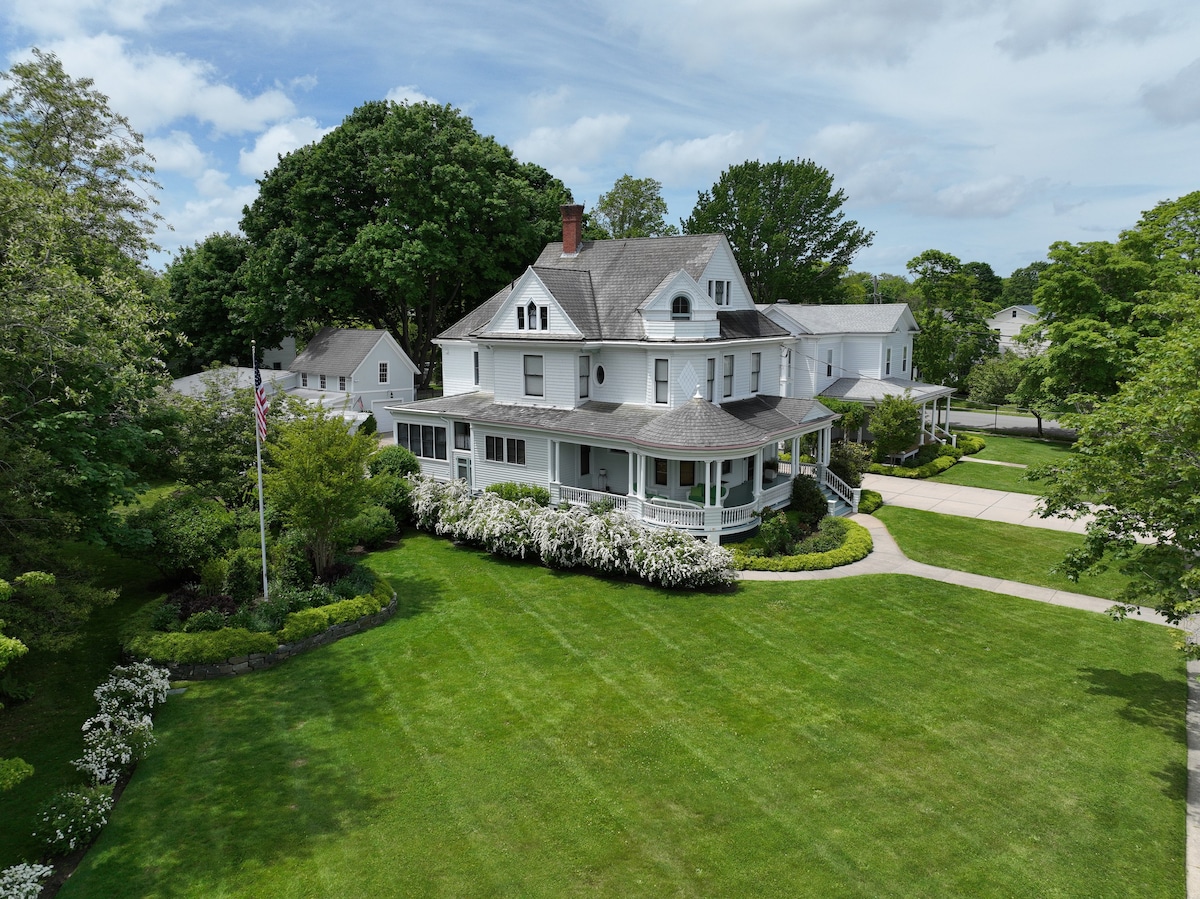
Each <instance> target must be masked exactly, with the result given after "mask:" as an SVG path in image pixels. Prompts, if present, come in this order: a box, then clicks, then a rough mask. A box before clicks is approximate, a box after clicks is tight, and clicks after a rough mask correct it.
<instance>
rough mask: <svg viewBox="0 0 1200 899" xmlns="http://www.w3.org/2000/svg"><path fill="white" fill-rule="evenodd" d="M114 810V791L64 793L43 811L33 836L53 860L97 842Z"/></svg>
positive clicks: (92, 790)
mask: <svg viewBox="0 0 1200 899" xmlns="http://www.w3.org/2000/svg"><path fill="white" fill-rule="evenodd" d="M112 806H113V799H112V787H108V786H102V787H84V788H82V789H80V790H63V791H62V792H60V793H56V794H55V795H54V796H53V797H51V799H50V801H48V802H47V803H46V804H45V805H43V806H42V807H41V809H39V811H38V814H37V827H36V829H35V831H34V834H33V835H34V837H36V838H37V839H39V840H41V841H42V842H43V843H44V844H45V846H46V851H47V852H48V853H49V854H50V855H51V856H55V855H67V854H68V853H70V852H74V851H75V850H76V849H80V848H82V847H84V846H86V845H88V843H90V842H91V841H92V840H93V839H94V838H95V836H96V834H98V833H99V832H100V831H101V830H102V829H103V828H104V825H105V824H107V823H108V813H109V812H111V811H112Z"/></svg>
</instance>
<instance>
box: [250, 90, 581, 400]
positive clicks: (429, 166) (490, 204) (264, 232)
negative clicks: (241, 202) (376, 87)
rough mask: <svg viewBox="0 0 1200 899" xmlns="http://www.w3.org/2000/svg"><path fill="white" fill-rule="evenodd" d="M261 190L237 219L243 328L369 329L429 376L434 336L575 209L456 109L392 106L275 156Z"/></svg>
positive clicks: (361, 112)
mask: <svg viewBox="0 0 1200 899" xmlns="http://www.w3.org/2000/svg"><path fill="white" fill-rule="evenodd" d="M259 188H260V189H259V196H258V198H257V199H256V200H255V201H254V202H253V203H252V204H251V205H250V206H249V207H247V208H246V210H245V213H244V215H243V218H242V230H243V231H244V232H245V234H246V237H247V239H248V240H249V243H250V253H249V258H248V259H247V260H246V263H245V265H244V267H243V271H244V272H245V283H246V288H247V291H246V300H245V309H244V314H245V317H246V320H247V321H249V322H251V323H253V324H255V325H257V326H259V327H260V329H262V328H270V327H272V326H274V325H279V326H280V327H281V328H282V330H283V331H284V332H292V333H296V334H298V335H300V336H305V335H307V334H309V333H312V332H313V331H314V330H315V329H316V328H317V327H318V326H320V325H345V326H361V325H362V324H364V323H366V324H370V325H373V326H375V327H377V328H381V329H386V330H388V331H390V332H391V333H392V334H393V335H394V336H395V337H396V338H397V339H398V340H399V341H400V343H401V345H402V346H403V347H404V350H405V352H407V353H408V354H409V356H410V357H411V358H412V359H413V361H414V362H416V363H417V365H418V366H419V367H420V368H421V369H422V371H425V372H428V371H429V370H430V369H431V367H432V366H431V365H428V364H429V363H432V362H433V344H432V343H431V340H432V338H433V337H435V336H436V335H437V334H438V332H440V331H441V330H443V329H444V328H445V327H446V326H447V325H449V324H450V323H452V322H453V321H454V320H456V319H457V318H458V317H460V316H461V315H463V314H464V313H465V312H467V311H468V310H470V309H473V308H474V307H475V306H477V305H478V304H479V303H481V302H483V301H484V300H485V299H487V298H488V297H489V296H491V295H492V294H493V293H494V292H495V291H496V290H497V289H499V287H500V286H501V285H503V284H504V283H505V282H507V281H509V280H511V279H512V278H513V277H515V276H516V275H517V274H519V273H520V272H521V271H522V270H523V269H524V267H525V266H527V265H528V264H529V263H530V261H531V260H532V259H534V258H535V257H536V256H537V254H538V253H539V252H540V251H541V249H542V247H543V246H544V245H545V244H546V243H548V242H549V241H551V240H554V239H555V238H556V237H557V236H558V235H559V234H560V233H561V232H560V228H561V214H560V211H559V209H560V207H561V206H562V205H563V204H564V203H567V202H570V199H571V196H570V193H569V191H568V190H567V189H566V188H565V187H564V186H563V185H562V183H561V182H560V181H558V180H557V179H556V178H553V177H551V176H550V175H549V174H548V173H547V172H546V171H545V170H544V169H542V168H540V167H538V166H536V165H532V164H529V163H522V162H518V161H517V160H516V159H515V158H514V157H513V155H512V153H511V151H509V150H508V148H506V147H504V146H502V145H500V144H499V143H497V142H496V141H495V140H494V139H493V138H491V137H482V136H480V135H479V134H478V133H477V132H476V131H475V128H474V126H473V125H472V123H471V120H470V119H469V118H467V117H466V116H464V115H463V114H462V113H461V112H459V111H458V110H456V109H453V108H452V107H450V106H438V105H436V104H432V103H414V104H396V103H392V102H387V101H378V102H371V103H366V104H364V105H363V106H360V107H358V108H357V109H355V110H354V111H353V112H352V113H351V114H350V115H349V116H348V117H347V118H346V119H345V121H344V122H342V124H341V125H339V126H338V127H337V128H335V129H334V130H333V131H332V132H330V133H329V134H327V135H326V136H325V137H323V138H322V139H321V140H320V141H319V142H318V143H315V144H310V145H309V146H306V147H302V148H300V149H299V150H295V151H294V152H292V153H289V154H288V155H287V156H284V157H282V158H281V159H280V160H279V164H278V165H277V166H276V167H275V168H274V169H273V170H272V171H271V172H269V173H267V175H266V176H265V177H264V178H263V179H262V180H261V181H260V182H259ZM259 334H260V339H261V340H262V341H263V343H264V344H268V343H270V342H271V341H270V340H269V339H268V337H266V336H263V335H264V331H263V330H260V331H259ZM272 336H275V335H272ZM279 336H282V335H279ZM425 377H426V378H428V374H426V376H425Z"/></svg>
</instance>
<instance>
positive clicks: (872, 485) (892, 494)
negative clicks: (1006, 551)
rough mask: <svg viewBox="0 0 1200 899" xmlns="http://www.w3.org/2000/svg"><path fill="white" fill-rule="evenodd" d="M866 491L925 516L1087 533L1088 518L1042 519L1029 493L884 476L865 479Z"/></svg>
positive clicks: (1036, 501) (886, 501)
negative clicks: (932, 514) (973, 519)
mask: <svg viewBox="0 0 1200 899" xmlns="http://www.w3.org/2000/svg"><path fill="white" fill-rule="evenodd" d="M863 487H866V488H867V489H868V490H875V491H877V492H878V493H880V494H881V495H882V496H883V501H884V503H886V504H888V505H891V506H904V507H905V508H908V509H923V510H925V511H926V512H941V513H942V514H943V515H961V516H962V517H964V518H982V519H986V520H987V521H1003V522H1007V523H1008V524H1021V525H1025V526H1026V527H1032V528H1046V529H1048V530H1052V531H1069V532H1070V533H1072V534H1082V533H1083V532H1084V531H1086V530H1087V525H1088V521H1089V520H1090V519H1088V518H1080V519H1078V520H1073V519H1070V518H1059V517H1057V516H1056V517H1051V518H1042V517H1041V516H1040V515H1039V514H1038V504H1039V502H1040V500H1041V497H1038V496H1033V495H1032V494H1029V493H1007V492H1005V491H1002V490H987V489H985V488H983V487H960V486H958V485H957V484H943V483H941V482H940V481H930V480H927V479H922V478H893V477H889V476H888V475H882V474H868V475H864V476H863Z"/></svg>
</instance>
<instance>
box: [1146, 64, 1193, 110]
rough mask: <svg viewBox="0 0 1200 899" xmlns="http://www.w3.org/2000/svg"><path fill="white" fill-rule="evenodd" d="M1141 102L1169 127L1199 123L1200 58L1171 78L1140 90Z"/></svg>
mask: <svg viewBox="0 0 1200 899" xmlns="http://www.w3.org/2000/svg"><path fill="white" fill-rule="evenodd" d="M1142 103H1144V104H1145V105H1146V107H1147V108H1148V109H1149V110H1150V112H1151V113H1153V114H1154V117H1155V118H1156V119H1158V120H1159V121H1160V122H1165V123H1166V124H1168V125H1182V124H1186V123H1188V122H1200V59H1197V60H1196V61H1195V62H1193V63H1192V64H1191V65H1190V66H1187V67H1186V68H1184V69H1181V70H1180V71H1179V72H1177V73H1176V74H1175V76H1174V77H1173V78H1169V79H1167V80H1166V81H1160V82H1159V83H1158V84H1152V85H1148V86H1146V87H1145V88H1143V89H1142Z"/></svg>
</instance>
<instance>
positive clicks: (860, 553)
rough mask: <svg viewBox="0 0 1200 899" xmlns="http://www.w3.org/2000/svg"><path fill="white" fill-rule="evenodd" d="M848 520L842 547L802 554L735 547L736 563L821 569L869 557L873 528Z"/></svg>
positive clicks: (759, 567) (749, 568) (749, 566)
mask: <svg viewBox="0 0 1200 899" xmlns="http://www.w3.org/2000/svg"><path fill="white" fill-rule="evenodd" d="M843 520H844V521H846V524H847V525H848V527H847V528H846V539H845V540H844V541H843V542H842V545H841V546H840V547H839V548H838V549H834V550H830V551H829V552H825V553H809V554H807V555H802V556H774V557H771V558H766V557H763V556H748V555H746V554H745V553H743V552H742V551H740V550H739V549H738V548H737V547H734V548H733V565H734V567H735V568H739V569H741V570H742V571H821V570H823V569H826V568H837V567H838V566H840V565H849V564H850V563H851V562H857V561H859V560H860V559H865V558H866V557H867V555H868V554H869V553H870V552H871V550H872V549H874V548H875V544H874V542H873V541H872V540H871V532H870V531H868V530H867V529H866V528H864V527H863V526H862V525H861V524H859V523H858V522H855V521H849V520H846V519H843Z"/></svg>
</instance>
